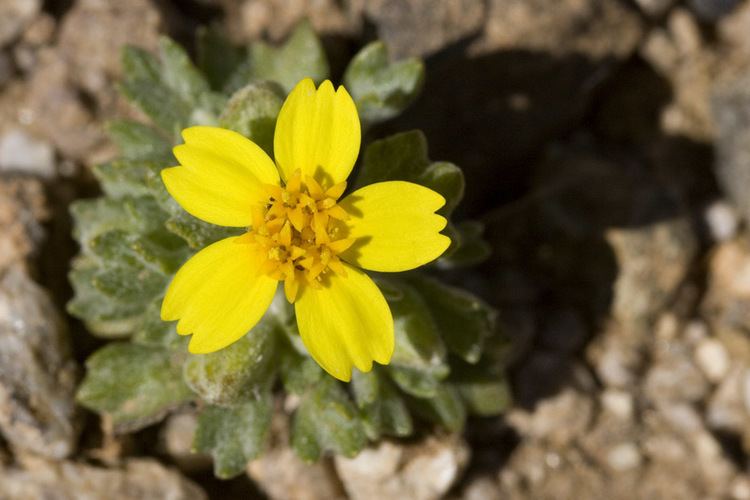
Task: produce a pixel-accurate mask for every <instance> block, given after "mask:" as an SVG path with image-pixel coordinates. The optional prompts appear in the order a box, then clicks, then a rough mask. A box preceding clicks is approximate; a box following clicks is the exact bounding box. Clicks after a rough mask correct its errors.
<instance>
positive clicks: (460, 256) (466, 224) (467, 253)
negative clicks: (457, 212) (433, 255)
mask: <svg viewBox="0 0 750 500" xmlns="http://www.w3.org/2000/svg"><path fill="white" fill-rule="evenodd" d="M483 232H484V224H482V223H481V222H479V221H476V220H466V221H462V222H461V223H460V224H458V225H457V226H453V230H452V231H451V232H450V233H451V234H450V238H451V247H450V248H449V249H448V250H447V251H446V252H445V253H444V254H443V255H442V256H441V257H440V260H439V263H440V266H441V267H444V268H448V269H452V268H460V267H470V266H475V265H477V264H480V263H482V262H484V261H485V260H487V258H488V257H489V256H490V254H491V253H492V247H491V246H490V244H489V243H487V242H486V241H485V240H484V238H482V233H483Z"/></svg>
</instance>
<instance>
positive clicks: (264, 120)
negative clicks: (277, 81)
mask: <svg viewBox="0 0 750 500" xmlns="http://www.w3.org/2000/svg"><path fill="white" fill-rule="evenodd" d="M283 102H284V95H283V91H282V90H281V89H280V88H279V87H278V86H277V85H274V84H271V83H267V82H259V83H251V84H248V85H246V86H245V87H243V88H241V89H240V90H238V91H237V92H235V93H234V94H233V95H232V97H231V98H230V99H229V101H228V102H227V105H226V107H225V108H224V111H223V112H222V114H221V116H220V117H219V125H220V126H222V127H224V128H228V129H231V130H234V131H235V132H239V133H240V134H242V135H244V136H245V137H247V138H248V139H250V140H251V141H253V142H254V143H255V144H257V145H258V146H260V147H261V148H263V150H264V151H265V152H266V153H267V154H268V155H269V156H271V157H273V134H274V131H275V129H276V117H277V116H278V114H279V111H280V110H281V105H282V104H283Z"/></svg>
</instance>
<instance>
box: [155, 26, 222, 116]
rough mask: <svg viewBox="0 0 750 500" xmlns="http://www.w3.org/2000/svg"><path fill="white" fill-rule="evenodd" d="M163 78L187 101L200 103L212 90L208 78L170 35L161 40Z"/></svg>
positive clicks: (166, 83)
mask: <svg viewBox="0 0 750 500" xmlns="http://www.w3.org/2000/svg"><path fill="white" fill-rule="evenodd" d="M159 54H160V56H161V66H162V67H161V73H160V74H161V80H162V81H163V82H164V84H165V85H167V87H169V88H171V89H172V90H174V91H175V93H176V94H177V95H178V96H180V97H181V98H182V99H183V100H184V101H185V102H188V103H198V102H200V100H201V98H202V97H203V95H204V94H206V93H208V92H210V90H211V89H210V87H209V85H208V81H206V78H205V77H204V76H203V75H202V74H201V72H200V71H198V68H196V67H195V65H194V64H193V62H192V61H191V60H190V57H188V55H187V52H185V49H183V48H182V47H181V46H179V45H178V44H177V43H176V42H175V41H174V40H172V39H171V38H169V37H166V36H162V37H161V38H160V40H159Z"/></svg>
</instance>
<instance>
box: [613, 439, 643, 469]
mask: <svg viewBox="0 0 750 500" xmlns="http://www.w3.org/2000/svg"><path fill="white" fill-rule="evenodd" d="M607 463H609V466H610V467H612V468H613V469H614V470H617V471H625V470H629V469H634V468H636V467H638V466H639V465H641V452H640V451H639V450H638V447H637V446H636V445H635V444H633V443H622V444H619V445H617V446H615V447H614V448H612V449H611V450H610V451H609V453H608V454H607Z"/></svg>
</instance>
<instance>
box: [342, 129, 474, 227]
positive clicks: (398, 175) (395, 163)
mask: <svg viewBox="0 0 750 500" xmlns="http://www.w3.org/2000/svg"><path fill="white" fill-rule="evenodd" d="M394 180H400V181H409V182H414V183H416V184H421V185H422V186H426V187H429V188H430V189H432V190H434V191H437V192H438V193H440V194H441V195H443V197H444V198H445V206H444V207H443V208H441V209H440V211H439V213H440V214H441V215H445V216H448V215H450V213H451V212H452V211H453V209H454V208H455V207H456V205H457V204H458V203H459V202H460V201H461V198H463V195H464V176H463V172H461V169H460V168H458V167H457V166H456V165H454V164H452V163H448V162H434V163H431V162H430V160H429V158H428V156H427V139H426V138H425V136H424V134H423V133H422V132H421V131H419V130H412V131H409V132H402V133H399V134H395V135H392V136H390V137H387V138H385V139H381V140H378V141H373V142H372V143H371V144H370V145H369V146H368V147H367V149H366V150H365V153H364V160H363V163H362V168H361V169H360V171H359V176H358V177H357V182H356V185H357V186H358V187H361V186H366V185H368V184H373V183H376V182H384V181H394Z"/></svg>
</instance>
